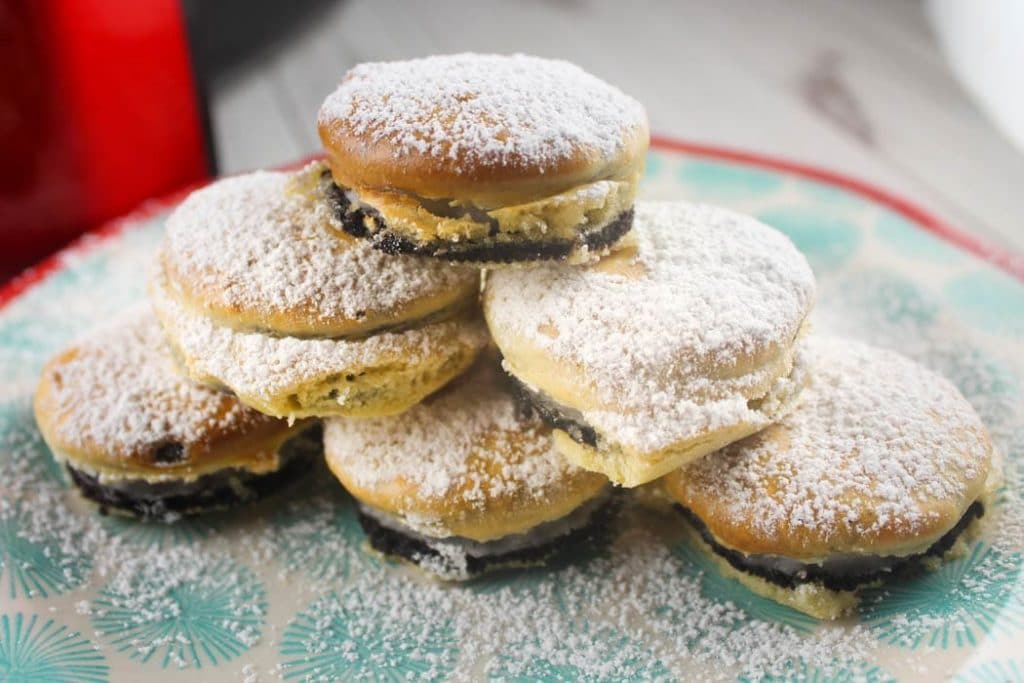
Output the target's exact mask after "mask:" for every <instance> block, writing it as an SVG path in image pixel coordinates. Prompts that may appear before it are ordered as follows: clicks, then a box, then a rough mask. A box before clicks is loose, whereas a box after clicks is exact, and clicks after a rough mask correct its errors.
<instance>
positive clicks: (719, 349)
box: [485, 202, 814, 449]
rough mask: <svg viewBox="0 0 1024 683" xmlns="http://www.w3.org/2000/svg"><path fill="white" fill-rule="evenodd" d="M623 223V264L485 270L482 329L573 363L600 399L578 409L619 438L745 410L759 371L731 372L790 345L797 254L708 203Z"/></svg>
mask: <svg viewBox="0 0 1024 683" xmlns="http://www.w3.org/2000/svg"><path fill="white" fill-rule="evenodd" d="M633 233H634V234H635V237H636V241H637V247H636V254H635V256H633V257H631V258H629V259H628V260H627V262H626V263H625V264H623V267H624V269H625V270H626V272H625V273H623V272H621V271H616V270H612V269H607V270H605V269H602V267H601V266H598V267H597V268H586V269H577V268H564V267H560V266H557V265H541V266H538V267H534V268H526V269H515V270H501V271H495V272H493V273H490V274H489V275H488V280H487V292H486V296H485V305H486V311H487V317H488V321H489V322H490V323H491V326H492V327H497V328H499V329H507V330H510V331H511V332H512V333H513V334H514V335H516V336H517V337H520V338H524V339H526V340H527V341H529V342H530V343H531V344H533V345H535V346H537V347H540V348H541V349H543V350H545V351H546V352H548V353H551V354H552V355H554V356H555V357H556V358H558V359H561V360H564V361H566V362H568V363H570V364H573V365H576V366H578V367H580V368H582V370H583V372H584V373H585V377H586V380H587V381H588V382H589V383H590V384H591V385H592V387H593V389H594V390H595V391H596V393H597V395H598V397H599V400H600V401H601V402H602V403H604V404H605V405H608V406H610V407H609V408H608V409H606V410H590V411H584V416H585V417H586V418H587V420H588V421H589V422H590V424H592V425H593V426H595V427H596V428H597V429H598V430H599V431H601V432H602V433H604V434H605V435H607V436H609V437H611V438H612V439H614V440H616V441H619V442H621V443H625V444H632V445H634V446H636V447H639V448H643V449H655V448H658V447H663V446H666V445H668V444H671V443H673V442H674V441H677V440H678V439H681V438H684V437H686V436H689V435H693V434H697V433H700V432H703V431H705V430H707V429H714V428H715V427H718V426H722V425H729V424H736V423H737V422H741V421H743V420H744V419H745V418H747V417H751V412H750V410H749V409H748V407H747V398H746V396H745V394H744V389H745V388H748V387H750V386H756V385H763V384H765V383H766V380H768V381H769V383H770V379H771V375H770V374H768V373H770V372H771V370H761V369H760V368H755V369H754V370H752V371H749V372H739V373H732V372H730V369H731V368H733V367H736V366H737V365H739V364H740V363H741V362H742V361H743V358H744V357H746V356H748V355H755V356H756V355H757V354H765V353H771V351H772V350H773V349H786V348H787V347H788V346H789V345H790V344H791V343H792V340H793V339H794V337H796V335H797V333H798V331H799V329H800V327H801V325H802V323H803V321H804V318H805V317H806V316H807V314H808V313H809V312H810V310H811V306H812V304H813V300H814V276H813V274H812V273H811V270H810V267H809V266H808V265H807V261H806V260H805V259H804V258H803V256H801V255H800V253H799V252H798V251H797V250H796V249H795V248H794V247H793V245H792V243H791V242H790V241H789V240H788V239H787V238H786V237H785V236H783V235H782V234H781V233H778V232H776V231H774V230H772V229H771V228H769V227H767V226H765V225H763V224H761V223H759V222H757V221H756V220H754V219H752V218H748V217H745V216H742V215H740V214H737V213H734V212H732V211H728V210H726V209H719V208H715V207H710V206H703V205H693V204H686V203H683V202H639V203H637V205H636V218H635V222H634V228H633ZM636 273H639V275H637V274H636ZM552 330H554V331H555V333H552ZM497 336H498V337H499V340H500V337H501V335H500V334H499V335H497ZM716 371H718V372H720V373H721V375H724V376H722V377H720V378H715V376H714V375H715V373H716ZM611 407H614V409H612V408H611Z"/></svg>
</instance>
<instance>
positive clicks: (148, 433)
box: [43, 303, 275, 461]
mask: <svg viewBox="0 0 1024 683" xmlns="http://www.w3.org/2000/svg"><path fill="white" fill-rule="evenodd" d="M71 348H72V349H73V351H72V353H71V354H70V355H68V356H66V357H64V358H63V359H62V361H61V362H60V364H59V365H57V366H55V367H53V366H51V367H50V369H49V370H48V371H47V377H48V381H49V382H50V385H51V387H52V391H51V392H50V393H48V400H47V401H45V403H44V405H43V409H44V410H46V412H48V413H50V414H51V417H50V418H49V419H50V420H52V421H53V423H54V424H55V425H56V427H57V433H58V435H59V438H60V440H61V441H62V442H63V443H65V444H69V445H71V446H72V447H73V448H76V449H81V450H87V451H92V452H99V453H102V454H107V455H108V456H110V457H111V459H116V458H118V457H121V458H133V457H134V458H148V457H149V454H150V451H151V450H152V449H154V448H158V447H160V446H162V445H164V444H167V443H176V444H179V445H180V446H181V447H182V449H183V452H182V457H180V458H178V460H179V461H192V460H193V459H194V458H196V457H201V456H202V454H203V452H204V449H208V448H210V446H211V445H213V443H212V442H211V441H210V439H211V437H213V436H215V435H216V434H217V433H225V434H240V433H244V432H246V431H248V430H249V429H252V428H254V427H257V426H259V425H263V424H266V423H268V422H274V421H275V420H274V418H270V417H267V416H265V415H261V414H260V413H258V412H256V411H255V410H252V409H250V408H247V407H245V406H244V405H242V404H241V403H239V402H238V400H237V399H235V398H234V397H233V396H231V395H230V394H225V393H223V392H219V391H215V390H213V389H209V388H207V387H202V386H199V385H196V384H194V383H193V382H190V381H189V380H187V379H186V378H185V377H183V376H182V375H181V373H180V372H179V371H178V369H177V368H176V367H175V364H174V360H173V358H172V356H171V351H170V348H169V347H168V346H167V342H166V340H165V338H164V334H163V330H162V329H161V328H160V324H159V323H158V322H157V320H156V317H155V316H154V315H153V313H152V311H151V309H150V307H149V304H148V303H145V304H138V305H136V306H134V307H133V308H132V309H131V310H129V311H126V312H125V313H123V314H122V315H120V316H118V317H117V318H116V319H115V320H113V321H110V322H107V323H104V324H103V325H101V326H100V327H98V328H97V329H95V330H92V331H90V332H89V333H88V334H86V335H85V336H83V337H81V338H79V339H78V340H77V341H75V342H74V343H73V345H72V347H71Z"/></svg>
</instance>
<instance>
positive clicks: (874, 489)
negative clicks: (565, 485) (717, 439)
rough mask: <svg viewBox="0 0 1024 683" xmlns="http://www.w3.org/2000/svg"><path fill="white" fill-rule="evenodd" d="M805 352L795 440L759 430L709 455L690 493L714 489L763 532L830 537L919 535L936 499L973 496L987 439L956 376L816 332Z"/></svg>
mask: <svg viewBox="0 0 1024 683" xmlns="http://www.w3.org/2000/svg"><path fill="white" fill-rule="evenodd" d="M808 349H809V354H810V356H811V362H812V364H813V367H814V374H813V375H812V381H811V383H810V385H809V386H808V388H807V389H805V390H804V393H803V395H802V400H801V404H800V406H799V407H798V408H797V409H796V410H795V411H793V412H792V413H791V414H790V415H788V416H787V417H785V418H783V419H782V421H781V422H780V423H779V427H778V429H780V430H784V434H785V440H786V442H787V446H786V447H784V448H783V447H780V446H779V445H777V442H776V441H775V440H774V439H765V440H763V441H762V440H759V439H757V438H756V437H754V438H753V439H752V440H748V441H746V442H740V444H738V445H735V444H734V445H733V446H730V447H728V448H725V449H723V450H722V451H720V452H718V453H714V454H712V455H709V456H708V457H707V458H704V459H702V460H700V461H698V462H696V463H694V464H691V465H689V466H688V467H687V468H686V469H685V472H686V477H685V481H686V483H687V484H686V485H687V486H688V488H689V489H690V490H691V491H707V490H709V489H708V488H707V487H711V489H712V490H714V492H715V498H716V499H717V500H719V501H720V502H721V503H723V504H724V510H725V513H726V515H727V517H728V518H729V519H732V520H743V523H744V524H751V525H753V529H754V530H756V531H757V532H758V533H759V534H761V535H763V536H764V537H766V538H773V537H775V535H777V534H779V533H780V530H782V529H806V530H809V531H810V532H812V533H813V535H814V538H816V539H818V538H820V539H824V541H825V542H828V540H829V539H830V538H833V537H834V536H835V535H836V534H838V533H842V534H843V535H844V537H849V535H850V534H853V535H855V536H858V535H859V536H866V535H871V534H874V533H877V532H880V531H881V530H883V529H897V530H900V531H905V532H911V533H912V532H914V531H915V530H916V529H919V528H921V527H922V525H924V524H927V523H929V522H933V521H935V515H936V514H937V513H936V510H935V507H936V505H935V504H936V503H939V504H952V505H953V506H958V505H959V506H966V504H967V503H969V502H971V501H970V500H964V496H965V495H967V494H968V490H969V487H972V486H973V487H975V488H977V483H978V481H979V479H981V480H982V481H983V480H984V477H985V476H986V475H987V472H988V470H989V466H990V447H989V445H988V441H987V437H986V436H985V427H984V426H983V425H982V423H981V420H980V418H978V416H977V414H976V413H975V412H974V410H973V409H972V408H971V406H970V404H969V403H968V402H967V401H966V400H965V399H964V398H963V397H962V396H961V395H960V393H959V392H958V391H957V390H956V388H955V387H954V386H953V385H952V384H950V382H949V381H948V380H946V379H945V378H943V377H941V376H939V375H937V374H935V373H933V372H931V371H930V370H928V369H926V368H925V367H923V366H921V365H919V364H917V363H915V362H913V361H911V360H909V359H907V358H905V357H903V356H901V355H900V354H898V353H896V352H893V351H888V350H882V349H878V348H875V347H871V346H868V345H866V344H862V343H860V342H854V341H849V340H844V339H839V338H834V337H812V338H811V339H810V340H808ZM955 521H956V519H953V520H951V521H950V523H951V524H952V523H953V522H955Z"/></svg>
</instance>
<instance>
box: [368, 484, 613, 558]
mask: <svg viewBox="0 0 1024 683" xmlns="http://www.w3.org/2000/svg"><path fill="white" fill-rule="evenodd" d="M619 505H620V501H619V500H618V496H617V495H615V494H613V495H612V496H611V497H610V498H609V499H608V500H607V501H606V502H604V503H603V504H601V506H600V507H598V508H597V509H596V510H594V512H593V513H592V514H591V516H590V520H589V521H588V522H587V524H586V525H584V526H582V527H578V528H576V529H573V530H572V531H569V532H567V533H566V534H564V535H563V536H560V537H558V538H555V539H552V540H551V541H548V542H546V543H543V544H541V545H537V546H533V547H530V548H521V549H518V550H513V551H511V552H508V553H503V554H497V555H486V556H483V557H476V556H473V555H470V554H467V555H466V558H465V559H466V566H465V570H466V574H467V578H475V577H478V576H480V575H481V574H484V573H487V572H490V571H494V570H499V569H502V568H505V567H514V566H529V565H540V564H545V563H547V562H549V561H551V560H554V559H555V558H557V557H562V556H567V555H570V554H576V553H582V552H584V551H585V550H589V549H590V547H591V546H594V545H599V544H604V543H607V541H608V538H609V527H610V525H611V522H612V520H613V519H614V518H615V515H616V513H617V512H618V509H619ZM359 524H360V525H361V526H362V527H363V532H364V533H365V534H366V538H367V540H368V541H369V543H370V547H372V548H373V549H374V550H376V551H377V552H379V553H381V554H383V555H387V556H390V557H399V558H402V559H404V560H407V561H408V562H411V563H412V564H415V565H417V566H423V567H424V568H425V569H427V570H428V571H432V570H433V569H432V566H437V565H439V564H440V565H441V566H445V565H447V564H448V563H449V562H450V559H449V558H446V557H445V556H444V555H443V554H442V553H441V552H439V551H438V550H436V549H435V548H433V547H431V546H430V545H428V544H427V543H425V542H424V541H422V540H420V539H418V538H413V537H411V536H407V535H405V534H403V533H402V532H401V531H398V530H396V529H392V528H391V527H388V526H384V525H383V524H381V523H380V521H378V520H377V519H375V518H374V517H371V516H370V515H368V514H366V513H364V512H363V511H361V510H360V511H359Z"/></svg>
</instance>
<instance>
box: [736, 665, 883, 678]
mask: <svg viewBox="0 0 1024 683" xmlns="http://www.w3.org/2000/svg"><path fill="white" fill-rule="evenodd" d="M738 680H739V681H740V683H753V681H754V680H755V679H753V678H750V677H748V676H740V677H739V679H738ZM756 680H758V681H759V682H760V683H896V679H895V678H893V677H892V676H891V675H889V673H887V672H886V671H885V670H884V669H882V668H881V667H879V666H874V665H872V664H868V663H867V662H857V663H852V664H838V665H836V666H835V667H831V668H822V667H816V666H809V665H808V664H807V663H806V662H800V663H799V664H793V665H791V666H790V667H787V671H786V672H785V673H783V674H781V675H777V676H776V675H767V676H762V677H760V678H758V679H756Z"/></svg>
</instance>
